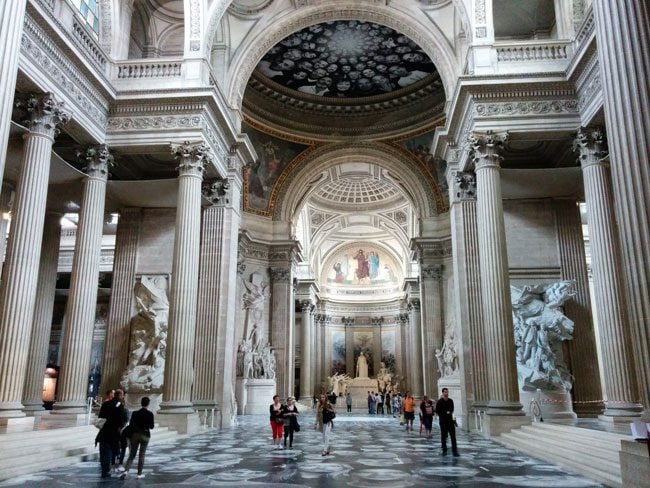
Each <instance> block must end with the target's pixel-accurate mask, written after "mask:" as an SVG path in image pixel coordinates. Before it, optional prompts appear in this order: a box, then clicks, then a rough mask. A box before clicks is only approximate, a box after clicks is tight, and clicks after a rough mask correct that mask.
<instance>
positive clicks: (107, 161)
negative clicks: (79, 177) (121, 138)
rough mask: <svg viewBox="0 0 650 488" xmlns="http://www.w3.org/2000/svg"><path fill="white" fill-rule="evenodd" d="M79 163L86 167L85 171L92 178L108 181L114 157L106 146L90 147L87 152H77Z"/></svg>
mask: <svg viewBox="0 0 650 488" xmlns="http://www.w3.org/2000/svg"><path fill="white" fill-rule="evenodd" d="M77 157H78V158H79V161H81V163H82V164H83V165H84V166H83V171H84V172H85V173H86V174H87V175H88V176H89V177H90V178H97V179H101V180H107V179H108V175H109V170H110V168H111V167H112V166H114V163H113V155H112V154H111V153H110V152H109V150H108V146H107V145H106V144H100V145H98V146H90V147H88V148H86V150H85V151H77Z"/></svg>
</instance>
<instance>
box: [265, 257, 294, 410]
mask: <svg viewBox="0 0 650 488" xmlns="http://www.w3.org/2000/svg"><path fill="white" fill-rule="evenodd" d="M270 273H271V299H272V304H273V305H272V308H271V344H272V346H273V349H274V350H275V363H276V365H277V366H276V372H275V384H276V392H277V394H278V395H280V397H281V398H286V397H288V396H289V395H293V374H294V364H293V344H294V342H293V327H294V321H293V317H294V314H295V309H294V300H293V283H292V281H291V267H290V265H288V264H287V265H286V266H282V267H280V266H276V267H272V268H271V270H270Z"/></svg>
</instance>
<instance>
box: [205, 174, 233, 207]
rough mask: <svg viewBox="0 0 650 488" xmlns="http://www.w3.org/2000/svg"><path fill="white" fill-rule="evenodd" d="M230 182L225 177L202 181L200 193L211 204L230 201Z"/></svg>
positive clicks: (224, 203) (223, 203) (222, 203)
mask: <svg viewBox="0 0 650 488" xmlns="http://www.w3.org/2000/svg"><path fill="white" fill-rule="evenodd" d="M229 190H230V182H229V181H228V180H227V179H225V178H214V179H211V180H208V181H204V182H203V186H202V187H201V193H202V194H203V198H205V199H206V200H208V201H209V202H210V203H212V205H226V204H228V203H230V191H229Z"/></svg>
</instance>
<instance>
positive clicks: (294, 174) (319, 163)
mask: <svg viewBox="0 0 650 488" xmlns="http://www.w3.org/2000/svg"><path fill="white" fill-rule="evenodd" d="M347 162H362V163H363V162H367V163H372V164H374V165H376V166H379V167H381V168H383V169H384V170H386V171H388V177H389V178H390V179H391V180H392V182H393V183H394V184H395V185H397V186H398V187H399V188H401V189H402V190H403V191H404V194H405V197H406V198H407V200H408V201H409V203H410V204H411V205H413V208H414V209H415V212H416V213H418V214H419V216H420V217H422V218H427V217H431V216H434V215H437V214H438V213H439V212H438V205H437V202H438V201H440V199H441V194H440V189H439V188H438V185H437V184H436V182H435V180H434V179H433V178H432V177H431V175H430V174H429V173H428V172H427V171H425V170H424V169H423V168H421V167H419V166H418V165H417V164H416V161H413V160H407V159H406V158H405V157H404V154H403V153H402V152H400V151H399V150H398V148H396V147H393V146H390V145H388V144H383V143H339V144H331V145H327V146H323V147H319V148H317V149H316V150H314V151H313V152H312V153H311V154H310V155H309V156H308V157H307V158H305V159H304V160H303V161H301V164H299V165H296V166H294V167H290V168H288V169H287V170H286V171H285V172H284V173H283V174H282V175H281V176H280V179H279V180H278V182H277V183H276V185H275V188H274V189H273V192H272V195H271V205H272V208H273V212H274V213H273V219H274V220H281V221H285V222H293V221H295V220H296V219H297V215H298V213H299V211H300V209H301V208H302V207H303V206H304V204H305V203H306V202H307V200H308V199H309V197H310V195H311V194H312V193H313V192H314V191H315V190H316V188H317V185H318V183H319V182H320V181H321V179H322V177H321V175H322V173H323V171H326V170H328V169H330V168H332V167H334V166H337V165H339V164H341V163H347Z"/></svg>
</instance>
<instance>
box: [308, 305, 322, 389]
mask: <svg viewBox="0 0 650 488" xmlns="http://www.w3.org/2000/svg"><path fill="white" fill-rule="evenodd" d="M310 327H311V330H310V332H309V334H310V335H311V344H310V347H309V349H310V353H311V366H312V367H311V375H310V380H309V381H310V383H311V391H310V392H309V394H310V395H313V394H314V392H315V391H316V389H317V387H318V365H319V364H320V362H319V359H318V323H317V321H316V312H315V311H314V310H313V309H312V311H311V317H310Z"/></svg>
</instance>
